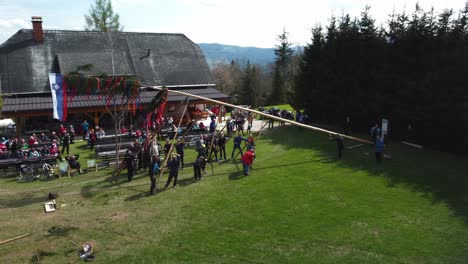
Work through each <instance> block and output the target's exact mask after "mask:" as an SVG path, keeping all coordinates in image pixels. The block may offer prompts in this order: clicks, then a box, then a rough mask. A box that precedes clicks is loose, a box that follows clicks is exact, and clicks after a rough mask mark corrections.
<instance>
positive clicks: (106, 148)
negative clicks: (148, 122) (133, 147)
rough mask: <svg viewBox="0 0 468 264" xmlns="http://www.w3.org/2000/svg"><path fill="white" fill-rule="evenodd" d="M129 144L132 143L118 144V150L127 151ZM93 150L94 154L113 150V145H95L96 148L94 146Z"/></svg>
mask: <svg viewBox="0 0 468 264" xmlns="http://www.w3.org/2000/svg"><path fill="white" fill-rule="evenodd" d="M131 143H132V141H128V142H122V143H120V144H119V146H120V149H128V146H129V145H130V144H131ZM94 149H95V151H96V153H98V152H105V151H111V150H115V143H112V144H101V145H96V146H94Z"/></svg>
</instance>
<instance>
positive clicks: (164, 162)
mask: <svg viewBox="0 0 468 264" xmlns="http://www.w3.org/2000/svg"><path fill="white" fill-rule="evenodd" d="M188 104H189V99H188V98H187V103H186V104H185V108H184V112H183V113H182V115H181V118H180V120H179V124H178V126H177V130H176V131H175V134H174V138H172V144H171V148H170V149H169V152H168V153H167V156H166V157H164V161H163V162H162V163H161V167H162V169H161V172H160V173H159V177H157V178H156V186H157V185H158V179H159V178H161V176H162V175H163V173H164V170H165V169H166V164H167V160H168V159H169V157H170V156H171V153H172V150H173V149H174V140H175V139H176V137H177V131H178V130H179V127H180V125H181V124H182V120H183V119H184V115H185V111H187V107H188Z"/></svg>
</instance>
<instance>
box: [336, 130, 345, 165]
mask: <svg viewBox="0 0 468 264" xmlns="http://www.w3.org/2000/svg"><path fill="white" fill-rule="evenodd" d="M335 141H336V146H337V148H338V159H341V158H342V157H343V149H344V143H343V137H342V136H341V135H340V134H338V135H336V138H335Z"/></svg>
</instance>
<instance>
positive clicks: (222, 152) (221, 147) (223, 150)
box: [218, 134, 226, 159]
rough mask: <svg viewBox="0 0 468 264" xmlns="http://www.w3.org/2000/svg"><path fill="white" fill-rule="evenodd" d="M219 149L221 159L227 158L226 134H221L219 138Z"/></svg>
mask: <svg viewBox="0 0 468 264" xmlns="http://www.w3.org/2000/svg"><path fill="white" fill-rule="evenodd" d="M218 149H219V159H222V158H223V155H224V159H226V137H225V136H224V134H221V136H220V137H219V138H218Z"/></svg>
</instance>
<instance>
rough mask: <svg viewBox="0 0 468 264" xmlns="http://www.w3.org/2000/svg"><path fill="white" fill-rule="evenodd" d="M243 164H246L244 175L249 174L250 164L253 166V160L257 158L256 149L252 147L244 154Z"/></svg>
mask: <svg viewBox="0 0 468 264" xmlns="http://www.w3.org/2000/svg"><path fill="white" fill-rule="evenodd" d="M241 160H242V165H243V166H244V175H245V176H248V175H249V169H250V166H252V164H253V161H254V160H255V154H254V150H253V149H250V150H248V151H247V152H245V153H244V155H242V158H241Z"/></svg>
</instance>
